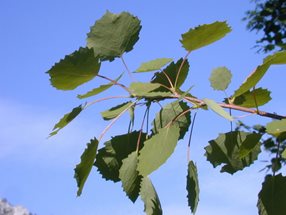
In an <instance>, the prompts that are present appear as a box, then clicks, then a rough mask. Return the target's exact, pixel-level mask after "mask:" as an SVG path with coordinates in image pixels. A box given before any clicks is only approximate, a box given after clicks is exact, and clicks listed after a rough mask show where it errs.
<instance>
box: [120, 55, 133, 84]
mask: <svg viewBox="0 0 286 215" xmlns="http://www.w3.org/2000/svg"><path fill="white" fill-rule="evenodd" d="M120 59H121V61H122V63H123V65H124V67H125V69H126V70H127V72H128V75H129V77H130V78H131V80H132V81H133V82H135V81H136V80H135V78H134V77H133V75H132V73H131V71H130V70H129V68H128V66H127V64H126V62H125V60H124V58H123V55H121V56H120Z"/></svg>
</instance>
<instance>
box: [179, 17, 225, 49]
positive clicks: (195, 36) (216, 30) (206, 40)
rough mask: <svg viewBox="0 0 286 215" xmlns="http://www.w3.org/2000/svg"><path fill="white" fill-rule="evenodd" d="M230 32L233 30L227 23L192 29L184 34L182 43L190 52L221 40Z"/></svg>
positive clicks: (215, 23) (216, 23)
mask: <svg viewBox="0 0 286 215" xmlns="http://www.w3.org/2000/svg"><path fill="white" fill-rule="evenodd" d="M230 31H231V28H230V27H229V26H228V25H227V23H226V22H214V23H211V24H206V25H201V26H198V27H196V28H193V29H192V28H191V29H190V30H189V31H188V32H186V33H184V34H182V39H181V40H180V42H181V43H182V45H183V47H184V48H185V49H186V50H187V51H189V52H190V51H193V50H196V49H199V48H202V47H204V46H207V45H209V44H211V43H213V42H215V41H217V40H220V39H221V38H223V37H224V36H225V35H226V34H227V33H229V32H230Z"/></svg>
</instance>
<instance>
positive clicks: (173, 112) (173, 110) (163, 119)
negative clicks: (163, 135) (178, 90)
mask: <svg viewBox="0 0 286 215" xmlns="http://www.w3.org/2000/svg"><path fill="white" fill-rule="evenodd" d="M189 109H190V107H189V106H188V105H187V103H185V102H182V101H180V102H178V101H175V102H172V103H169V104H167V105H166V106H164V107H163V108H162V109H161V110H160V112H158V113H157V114H156V117H155V119H154V121H153V122H152V125H153V128H152V131H153V133H154V134H156V133H158V132H159V130H160V129H162V128H164V127H165V126H167V125H168V124H169V123H170V122H172V121H173V123H174V124H177V125H178V126H179V128H180V137H179V139H183V138H184V136H185V134H186V132H187V131H188V129H189V126H190V124H191V114H190V112H189V111H188V112H186V113H185V114H182V113H184V112H185V111H187V110H189ZM180 114H182V115H181V116H180V117H178V116H179V115H180ZM176 117H178V118H177V119H176ZM175 119H176V120H175Z"/></svg>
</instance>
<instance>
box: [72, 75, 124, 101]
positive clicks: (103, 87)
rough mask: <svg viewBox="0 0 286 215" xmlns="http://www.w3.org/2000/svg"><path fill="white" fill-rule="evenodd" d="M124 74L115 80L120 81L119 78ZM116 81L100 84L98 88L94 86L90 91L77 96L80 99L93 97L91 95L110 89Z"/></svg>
mask: <svg viewBox="0 0 286 215" xmlns="http://www.w3.org/2000/svg"><path fill="white" fill-rule="evenodd" d="M122 75H123V74H121V75H120V76H119V77H118V78H116V79H115V80H114V81H115V82H117V81H119V79H120V78H121V77H122ZM114 84H115V83H114V82H110V83H108V84H103V85H100V86H99V87H97V88H94V89H92V90H91V91H88V92H87V93H85V94H82V95H78V96H77V97H78V98H79V99H84V98H88V97H91V96H95V95H97V94H99V93H102V92H103V91H105V90H108V89H109V88H110V87H112V86H113V85H114Z"/></svg>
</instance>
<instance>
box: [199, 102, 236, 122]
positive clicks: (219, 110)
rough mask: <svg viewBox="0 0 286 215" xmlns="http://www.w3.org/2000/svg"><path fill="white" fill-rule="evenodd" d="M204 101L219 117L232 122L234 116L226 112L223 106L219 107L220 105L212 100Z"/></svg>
mask: <svg viewBox="0 0 286 215" xmlns="http://www.w3.org/2000/svg"><path fill="white" fill-rule="evenodd" d="M203 101H204V102H205V103H206V105H207V106H208V107H209V108H210V109H212V110H213V111H214V112H215V113H217V114H218V115H220V116H222V117H224V118H226V119H228V120H230V121H232V120H233V118H232V116H231V115H230V114H229V113H228V112H226V111H225V110H224V109H223V108H222V107H221V106H219V104H217V103H216V102H215V101H213V100H211V99H203Z"/></svg>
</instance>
